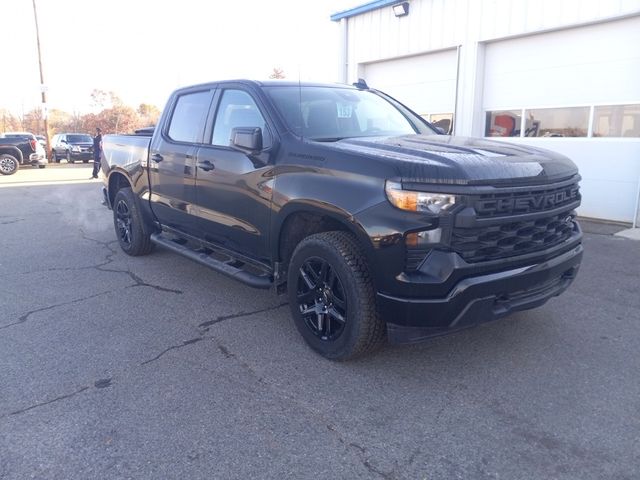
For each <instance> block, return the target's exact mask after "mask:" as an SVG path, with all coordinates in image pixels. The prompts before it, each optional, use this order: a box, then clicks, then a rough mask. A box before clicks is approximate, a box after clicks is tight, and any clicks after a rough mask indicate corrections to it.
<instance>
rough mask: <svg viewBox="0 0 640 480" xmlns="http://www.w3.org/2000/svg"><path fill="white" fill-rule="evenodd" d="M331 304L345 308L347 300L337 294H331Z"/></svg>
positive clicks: (341, 308)
mask: <svg viewBox="0 0 640 480" xmlns="http://www.w3.org/2000/svg"><path fill="white" fill-rule="evenodd" d="M332 300H333V304H334V305H335V306H336V307H338V308H339V309H340V310H345V309H346V308H347V302H345V301H344V300H343V299H342V298H340V297H338V296H337V295H335V294H334V295H333V299H332Z"/></svg>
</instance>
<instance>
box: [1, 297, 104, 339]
mask: <svg viewBox="0 0 640 480" xmlns="http://www.w3.org/2000/svg"><path fill="white" fill-rule="evenodd" d="M115 291H116V290H107V291H105V292H100V293H94V294H93V295H89V296H87V297H82V298H76V299H75V300H71V301H69V302H63V303H56V304H55V305H48V306H46V307H42V308H37V309H35V310H31V311H30V312H27V313H25V314H24V315H22V316H21V317H20V318H19V319H18V321H17V322H13V323H8V324H6V325H2V326H0V330H4V329H5V328H9V327H13V326H15V325H20V324H21V323H25V322H26V321H27V320H28V319H29V317H30V316H31V315H33V314H36V313H40V312H46V311H47V310H52V309H54V308H58V307H64V306H66V305H73V304H75V303H80V302H84V301H85V300H91V299H92V298H96V297H100V296H102V295H106V294H108V293H113V292H115Z"/></svg>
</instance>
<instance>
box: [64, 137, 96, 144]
mask: <svg viewBox="0 0 640 480" xmlns="http://www.w3.org/2000/svg"><path fill="white" fill-rule="evenodd" d="M67 142H69V143H92V142H93V138H91V137H90V136H89V135H67Z"/></svg>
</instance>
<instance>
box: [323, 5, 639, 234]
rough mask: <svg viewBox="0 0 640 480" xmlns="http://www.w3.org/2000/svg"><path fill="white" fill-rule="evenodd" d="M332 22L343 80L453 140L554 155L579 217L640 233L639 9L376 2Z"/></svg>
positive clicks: (616, 6)
mask: <svg viewBox="0 0 640 480" xmlns="http://www.w3.org/2000/svg"><path fill="white" fill-rule="evenodd" d="M331 19H332V20H334V21H336V22H339V24H340V35H341V43H342V55H341V60H340V61H341V76H342V79H341V80H342V81H343V82H345V83H352V82H354V81H356V80H357V79H358V78H364V79H365V80H366V81H367V83H368V84H369V86H371V87H372V88H377V89H380V90H382V91H385V92H387V93H389V94H390V95H392V96H394V97H395V98H397V99H398V100H400V101H401V102H403V103H405V104H407V105H408V106H409V107H411V108H412V109H413V110H415V111H416V112H417V113H420V114H421V115H423V116H424V117H425V118H427V119H428V120H431V121H432V122H435V123H437V124H438V125H439V126H442V127H444V128H445V129H447V128H450V131H453V132H454V133H455V134H457V135H469V136H491V137H496V138H505V137H509V138H508V140H509V141H513V142H522V143H528V144H532V145H536V146H540V147H543V148H548V149H551V150H556V151H558V152H561V153H563V154H565V155H567V156H569V157H570V158H571V159H572V160H574V161H575V162H576V164H577V165H578V167H579V168H580V173H581V174H582V178H583V180H582V184H581V185H582V196H583V203H582V207H581V208H580V211H579V213H580V215H582V216H586V217H593V218H601V219H607V220H615V221H621V222H628V223H635V224H636V225H640V213H639V212H638V203H639V201H640V0H409V1H402V0H400V1H399V0H395V1H388V0H378V1H374V2H370V3H367V4H365V5H362V6H359V7H355V8H352V9H350V10H347V11H344V12H340V13H336V14H335V15H333V16H332V17H331ZM634 226H635V225H634Z"/></svg>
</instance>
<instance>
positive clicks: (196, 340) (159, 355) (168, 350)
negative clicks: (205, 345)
mask: <svg viewBox="0 0 640 480" xmlns="http://www.w3.org/2000/svg"><path fill="white" fill-rule="evenodd" d="M204 338H205V337H203V336H201V337H196V338H192V339H191V340H185V341H184V342H182V343H181V344H180V345H172V346H171V347H169V348H165V349H164V350H163V351H162V352H160V353H159V354H158V355H156V356H155V357H153V358H152V359H150V360H145V361H144V362H142V363H141V364H140V366H142V365H148V364H149V363H151V362H155V361H156V360H158V359H159V358H160V357H162V356H163V355H164V354H165V353H167V352H170V351H171V350H178V349H179V348H184V347H187V346H189V345H193V344H194V343H197V342H200V341H202V340H204Z"/></svg>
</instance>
